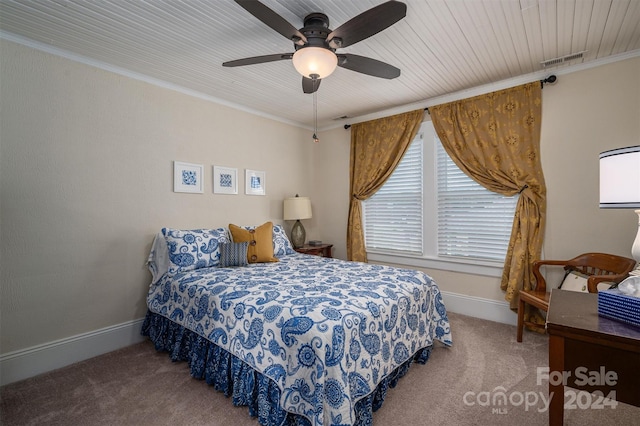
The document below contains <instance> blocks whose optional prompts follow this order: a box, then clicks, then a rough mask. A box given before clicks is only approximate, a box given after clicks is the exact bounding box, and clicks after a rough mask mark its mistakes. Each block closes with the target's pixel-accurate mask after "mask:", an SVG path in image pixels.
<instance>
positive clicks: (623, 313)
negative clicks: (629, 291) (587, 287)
mask: <svg viewBox="0 0 640 426" xmlns="http://www.w3.org/2000/svg"><path fill="white" fill-rule="evenodd" d="M598 315H600V316H603V317H606V318H610V319H612V320H616V321H622V322H625V323H627V324H631V325H634V326H636V327H640V298H638V297H634V296H628V295H626V294H624V293H623V292H621V291H620V290H618V289H617V288H612V289H610V290H604V291H600V292H598Z"/></svg>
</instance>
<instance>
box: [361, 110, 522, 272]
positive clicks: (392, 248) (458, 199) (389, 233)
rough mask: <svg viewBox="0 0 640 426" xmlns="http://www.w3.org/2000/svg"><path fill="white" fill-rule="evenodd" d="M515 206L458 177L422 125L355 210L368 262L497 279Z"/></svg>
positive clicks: (428, 126) (428, 125)
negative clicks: (388, 173)
mask: <svg viewBox="0 0 640 426" xmlns="http://www.w3.org/2000/svg"><path fill="white" fill-rule="evenodd" d="M516 202H517V196H516V197H504V196H502V195H500V194H496V193H494V192H491V191H489V190H487V189H485V188H483V187H482V186H480V185H479V184H477V183H476V182H475V181H473V180H472V179H471V178H469V177H468V176H467V175H466V174H464V173H463V172H462V171H461V170H460V169H459V168H458V167H457V166H456V165H455V163H454V162H453V161H452V160H451V158H449V156H448V155H447V153H446V151H445V150H444V148H443V147H442V145H441V144H440V141H439V140H438V138H437V136H436V133H435V130H434V129H433V124H432V123H431V122H430V121H427V122H424V123H423V124H422V127H421V129H420V131H419V132H418V135H417V136H416V138H415V140H414V141H413V142H412V143H411V145H410V146H409V148H408V150H407V152H406V153H405V155H404V157H403V158H402V160H401V161H400V164H399V165H398V167H397V168H396V170H394V172H393V174H392V175H391V177H390V178H389V179H388V180H387V182H385V184H384V186H383V187H382V188H381V189H380V190H379V191H378V192H377V193H376V194H375V195H373V196H372V197H371V198H369V199H368V200H367V201H365V202H364V203H363V222H364V234H365V245H366V249H367V253H368V256H369V258H370V259H371V260H374V261H386V262H391V263H400V264H407V265H412V266H423V267H429V268H436V269H448V270H455V271H461V272H470V273H477V274H483V275H491V276H500V274H501V271H502V266H503V263H504V258H505V256H506V250H507V245H508V243H509V238H510V235H511V227H512V223H513V215H514V212H515V205H516Z"/></svg>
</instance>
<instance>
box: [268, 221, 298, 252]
mask: <svg viewBox="0 0 640 426" xmlns="http://www.w3.org/2000/svg"><path fill="white" fill-rule="evenodd" d="M295 252H296V251H295V250H294V249H293V246H292V245H291V241H289V237H287V234H286V233H285V232H284V228H283V227H282V225H273V255H274V256H276V257H278V256H284V255H285V254H294V253H295Z"/></svg>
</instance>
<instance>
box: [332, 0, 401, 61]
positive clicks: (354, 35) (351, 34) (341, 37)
mask: <svg viewBox="0 0 640 426" xmlns="http://www.w3.org/2000/svg"><path fill="white" fill-rule="evenodd" d="M406 15H407V5H406V4H404V3H402V2H399V1H388V2H386V3H382V4H380V5H378V6H376V7H374V8H371V9H369V10H367V11H366V12H362V13H361V14H360V15H358V16H355V17H353V18H351V19H350V20H348V21H347V22H345V23H344V24H342V25H340V26H339V27H338V28H336V29H335V30H334V31H333V32H332V33H330V34H329V35H328V36H327V42H329V44H330V46H331V47H332V48H334V49H337V48H340V47H347V46H350V45H352V44H354V43H357V42H359V41H362V40H364V39H365V38H368V37H371V36H372V35H374V34H377V33H379V32H380V31H382V30H384V29H385V28H388V27H390V26H391V25H393V24H395V23H396V22H398V21H399V20H401V19H402V18H404V17H405V16H406ZM333 39H336V40H333Z"/></svg>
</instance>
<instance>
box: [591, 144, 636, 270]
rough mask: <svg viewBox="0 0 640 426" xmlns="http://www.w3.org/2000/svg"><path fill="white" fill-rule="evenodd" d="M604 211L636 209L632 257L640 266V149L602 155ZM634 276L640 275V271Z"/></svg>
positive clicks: (601, 202)
mask: <svg viewBox="0 0 640 426" xmlns="http://www.w3.org/2000/svg"><path fill="white" fill-rule="evenodd" d="M600 208H603V209H636V211H635V212H636V214H637V215H638V230H637V235H636V239H635V241H634V242H633V246H632V247H631V255H632V256H633V258H634V259H635V260H636V262H640V145H638V146H630V147H626V148H618V149H612V150H610V151H605V152H601V153H600ZM631 275H640V268H639V267H638V266H636V269H635V270H634V271H632V272H631Z"/></svg>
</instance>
